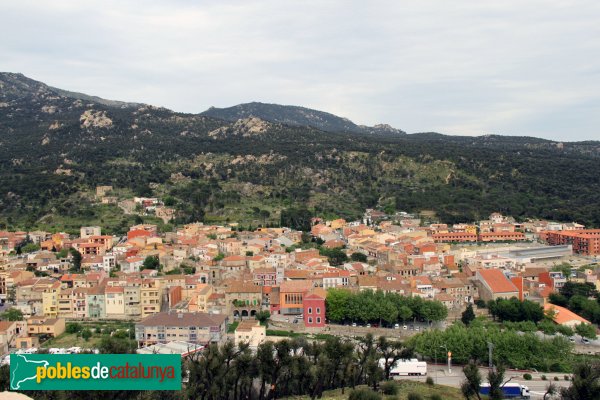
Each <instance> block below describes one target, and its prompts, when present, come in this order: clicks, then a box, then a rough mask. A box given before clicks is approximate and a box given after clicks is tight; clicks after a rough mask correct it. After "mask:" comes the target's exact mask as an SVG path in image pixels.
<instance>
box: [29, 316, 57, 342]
mask: <svg viewBox="0 0 600 400" xmlns="http://www.w3.org/2000/svg"><path fill="white" fill-rule="evenodd" d="M64 331H65V319H64V318H46V317H31V318H27V333H28V334H29V335H47V336H52V337H57V336H58V335H61V334H62V333H64Z"/></svg>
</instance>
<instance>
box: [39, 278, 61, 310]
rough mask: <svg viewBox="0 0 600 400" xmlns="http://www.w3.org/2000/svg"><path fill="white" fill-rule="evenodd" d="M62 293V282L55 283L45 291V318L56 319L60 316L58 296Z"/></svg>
mask: <svg viewBox="0 0 600 400" xmlns="http://www.w3.org/2000/svg"><path fill="white" fill-rule="evenodd" d="M59 293H60V282H58V281H57V282H54V283H53V284H52V285H50V286H49V287H47V288H46V289H44V292H43V293H42V312H43V313H44V316H46V317H51V318H54V317H56V316H58V295H59Z"/></svg>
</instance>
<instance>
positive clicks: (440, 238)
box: [431, 232, 477, 243]
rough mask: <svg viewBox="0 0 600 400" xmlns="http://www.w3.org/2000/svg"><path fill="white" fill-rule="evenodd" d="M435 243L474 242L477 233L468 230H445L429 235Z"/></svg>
mask: <svg viewBox="0 0 600 400" xmlns="http://www.w3.org/2000/svg"><path fill="white" fill-rule="evenodd" d="M431 237H432V238H433V241H434V242H435V243H445V242H461V243H463V242H476V241H477V234H475V233H469V232H446V233H434V234H433V235H431Z"/></svg>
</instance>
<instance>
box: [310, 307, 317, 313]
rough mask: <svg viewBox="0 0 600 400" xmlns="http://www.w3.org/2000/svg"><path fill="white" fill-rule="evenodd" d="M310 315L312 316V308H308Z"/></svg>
mask: <svg viewBox="0 0 600 400" xmlns="http://www.w3.org/2000/svg"><path fill="white" fill-rule="evenodd" d="M308 313H309V314H312V307H308ZM317 313H318V311H317Z"/></svg>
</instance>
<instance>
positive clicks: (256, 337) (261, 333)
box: [235, 319, 267, 348]
mask: <svg viewBox="0 0 600 400" xmlns="http://www.w3.org/2000/svg"><path fill="white" fill-rule="evenodd" d="M266 337H267V328H265V327H264V326H261V325H260V322H258V321H256V320H252V319H249V320H246V321H241V322H240V323H239V324H238V326H237V327H236V328H235V345H236V346H239V345H240V344H242V343H248V344H249V345H250V347H252V348H257V347H258V346H259V345H260V344H261V343H262V342H264V341H265V339H266Z"/></svg>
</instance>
